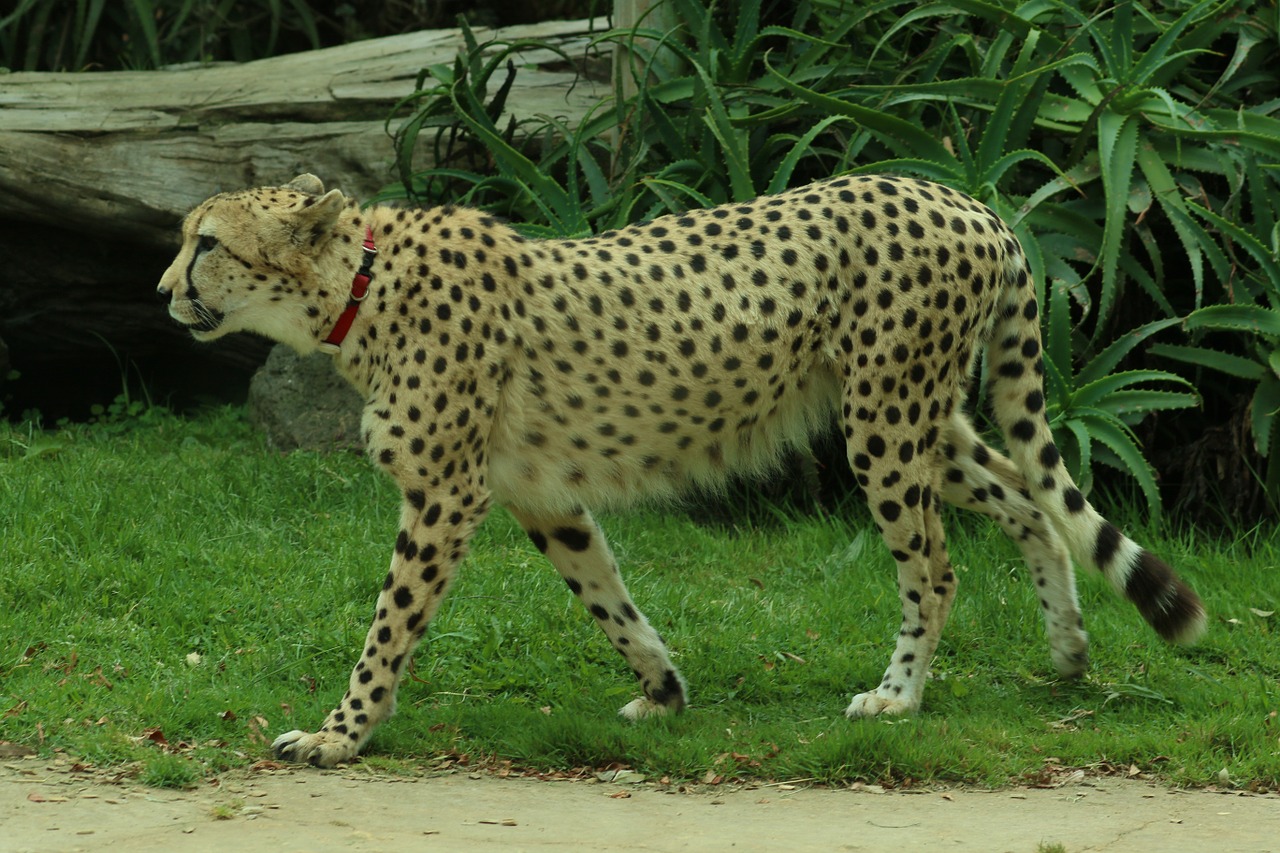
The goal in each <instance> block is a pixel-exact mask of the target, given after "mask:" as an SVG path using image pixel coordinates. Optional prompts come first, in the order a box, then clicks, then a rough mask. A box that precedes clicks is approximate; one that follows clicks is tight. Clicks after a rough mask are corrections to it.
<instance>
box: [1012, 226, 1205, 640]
mask: <svg viewBox="0 0 1280 853" xmlns="http://www.w3.org/2000/svg"><path fill="white" fill-rule="evenodd" d="M1000 305H1001V310H1000V313H999V315H998V317H997V319H996V322H995V324H994V329H993V332H992V335H991V337H990V341H991V345H990V346H989V347H988V352H987V377H988V387H989V389H990V396H991V400H992V404H993V408H994V410H995V418H996V422H997V423H998V424H999V426H1000V429H1001V431H1002V432H1003V433H1004V435H1005V441H1006V443H1007V446H1008V449H1009V455H1010V457H1011V458H1012V460H1013V463H1014V465H1016V466H1017V468H1018V469H1019V470H1020V471H1021V472H1022V474H1023V476H1024V477H1025V479H1026V482H1027V487H1028V490H1029V491H1030V492H1031V495H1032V498H1033V500H1034V501H1035V503H1036V504H1037V505H1038V506H1039V507H1040V508H1041V509H1042V510H1043V511H1044V512H1045V513H1046V514H1047V515H1048V516H1049V518H1050V520H1051V521H1052V523H1053V526H1054V527H1055V528H1056V529H1057V531H1058V533H1059V535H1061V536H1062V537H1063V539H1064V540H1065V541H1066V545H1067V548H1068V550H1069V551H1070V552H1071V556H1072V557H1073V558H1074V559H1075V561H1076V562H1077V563H1079V564H1080V565H1082V566H1086V567H1089V568H1093V569H1095V570H1097V571H1100V572H1101V573H1102V574H1103V575H1104V576H1105V577H1106V578H1107V580H1108V581H1110V582H1111V585H1112V586H1113V587H1114V588H1115V589H1116V591H1117V592H1119V593H1120V594H1121V595H1123V596H1124V597H1125V598H1127V599H1129V601H1131V602H1132V603H1133V604H1134V606H1135V607H1137V608H1138V612H1139V613H1141V614H1142V618H1144V619H1145V620H1146V621H1147V623H1148V624H1149V625H1151V627H1152V628H1154V629H1155V630H1156V632H1157V633H1158V634H1159V635H1160V636H1161V637H1163V638H1164V639H1165V640H1168V641H1170V642H1175V643H1192V642H1194V641H1195V640H1196V639H1198V638H1199V637H1200V635H1201V634H1202V633H1204V630H1205V625H1206V617H1205V610H1204V605H1203V604H1202V603H1201V601H1200V598H1199V596H1197V595H1196V593H1195V592H1194V591H1193V590H1192V589H1191V587H1190V586H1188V585H1187V583H1186V582H1185V581H1183V580H1182V578H1180V577H1179V576H1178V574H1177V572H1175V571H1174V570H1173V569H1172V568H1171V567H1170V566H1169V565H1168V564H1166V563H1165V562H1164V561H1162V560H1160V559H1159V558H1158V557H1156V556H1155V555H1154V554H1152V553H1151V552H1150V551H1148V550H1146V549H1145V548H1143V547H1142V546H1141V545H1138V544H1137V543H1136V542H1134V541H1133V540H1131V539H1129V538H1128V537H1127V536H1125V535H1124V534H1123V533H1121V532H1120V531H1119V530H1118V529H1116V527H1115V525H1113V524H1111V522H1109V521H1107V520H1106V519H1105V518H1103V517H1102V516H1101V515H1099V514H1098V512H1097V511H1096V510H1094V508H1093V507H1092V506H1091V505H1090V504H1089V502H1088V501H1087V500H1086V499H1085V497H1084V495H1083V494H1081V492H1080V489H1079V488H1078V487H1077V486H1076V484H1075V482H1073V481H1072V479H1071V475H1070V474H1069V473H1067V469H1066V467H1065V466H1064V465H1063V464H1062V458H1061V454H1060V453H1059V452H1058V447H1057V445H1056V444H1054V441H1053V435H1052V433H1051V432H1050V430H1049V422H1048V420H1047V418H1046V415H1045V399H1044V360H1043V357H1042V353H1041V347H1040V321H1039V309H1038V307H1037V304H1036V298H1035V290H1034V288H1033V287H1032V286H1031V278H1030V276H1029V275H1028V273H1027V270H1026V261H1025V258H1024V256H1023V255H1022V253H1021V251H1018V252H1016V253H1015V254H1014V256H1013V257H1012V258H1011V262H1010V263H1009V265H1008V270H1007V272H1006V279H1005V284H1004V289H1003V294H1002V296H1001V301H1000Z"/></svg>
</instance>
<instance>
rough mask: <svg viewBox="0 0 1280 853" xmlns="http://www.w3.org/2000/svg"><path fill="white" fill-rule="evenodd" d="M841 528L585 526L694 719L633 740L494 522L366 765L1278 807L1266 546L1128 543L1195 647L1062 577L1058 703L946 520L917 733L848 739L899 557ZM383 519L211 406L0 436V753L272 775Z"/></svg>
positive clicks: (365, 570) (998, 596)
mask: <svg viewBox="0 0 1280 853" xmlns="http://www.w3.org/2000/svg"><path fill="white" fill-rule="evenodd" d="M851 507H852V508H851V509H850V510H849V512H848V513H847V517H842V518H840V519H839V520H836V519H832V518H826V519H822V518H804V519H790V520H786V519H784V520H783V521H782V522H781V523H779V522H777V521H775V522H773V523H769V524H743V525H742V526H740V527H739V529H736V530H722V529H721V530H717V529H707V528H702V527H698V526H696V525H694V524H692V523H691V522H689V521H688V520H686V519H684V518H683V517H682V516H681V515H679V514H677V513H661V512H657V511H649V512H641V513H638V514H632V515H618V516H616V517H608V518H605V519H604V523H605V527H606V529H607V530H608V531H609V532H610V535H611V539H612V545H613V548H614V550H615V552H616V554H617V556H618V558H619V560H620V561H621V562H622V564H623V566H624V571H625V573H626V574H627V576H628V579H629V583H630V586H631V589H632V592H633V594H634V596H635V598H636V599H637V601H638V602H639V603H640V604H641V606H642V607H643V608H644V609H645V610H646V612H647V613H648V615H649V616H650V618H651V619H652V620H653V622H654V623H655V624H656V625H657V627H658V629H659V630H660V631H661V632H662V633H663V634H664V636H665V637H666V638H667V640H668V642H669V644H670V647H671V650H672V653H673V655H674V657H675V659H676V661H677V662H678V663H679V665H680V666H681V668H682V670H683V672H684V674H685V676H686V677H687V678H688V679H689V682H690V688H691V702H692V707H691V708H690V709H689V711H688V712H687V713H685V714H683V715H681V716H679V717H677V718H674V719H660V720H650V721H645V722H642V723H640V724H631V723H627V722H625V721H623V720H621V719H619V718H618V717H617V714H616V711H617V709H618V708H619V707H620V706H622V705H623V704H625V703H626V702H627V701H628V700H629V699H630V698H632V697H633V696H634V695H635V688H634V685H633V683H632V681H631V677H630V675H629V674H628V673H627V670H626V667H625V666H624V665H623V662H622V661H621V660H620V659H619V658H618V657H617V656H616V655H615V653H614V652H613V651H612V649H610V648H609V646H608V644H607V642H606V641H605V640H604V637H603V635H601V634H600V633H599V631H598V629H597V628H596V627H595V625H594V624H593V620H592V619H590V618H589V617H588V616H587V615H586V614H585V613H584V612H583V611H582V610H581V607H580V605H578V604H577V602H576V601H574V600H573V597H572V596H571V595H570V594H569V593H568V591H567V590H566V589H565V587H564V584H563V583H562V582H561V581H560V580H559V578H558V577H557V575H556V574H555V572H554V571H553V570H551V568H550V567H549V566H548V565H546V564H545V562H544V560H543V559H542V557H541V556H540V555H539V554H538V553H537V552H536V551H535V550H534V548H533V547H532V546H531V545H530V544H529V543H528V542H527V540H526V539H525V537H524V535H523V533H521V532H520V530H519V528H518V526H517V525H516V524H515V523H514V521H513V520H512V519H511V518H510V517H509V516H508V515H507V514H506V513H505V512H503V511H497V512H495V513H494V514H493V515H492V516H491V517H490V519H489V520H488V521H487V522H486V523H485V525H484V527H483V528H482V530H481V532H480V534H479V536H478V537H477V540H476V542H475V544H474V548H473V552H472V555H471V556H470V557H469V558H468V560H467V563H466V565H465V566H464V567H463V571H462V572H461V576H460V580H459V581H458V583H457V584H456V586H455V587H454V591H453V593H452V594H451V596H450V598H449V599H448V601H447V602H446V603H445V605H444V607H443V608H442V610H441V612H440V614H439V616H438V617H437V619H436V621H435V622H434V623H433V625H432V629H431V633H430V635H429V637H428V640H427V642H425V643H424V645H423V646H422V648H421V649H420V650H419V652H418V654H417V661H416V666H415V669H414V671H413V677H412V678H410V679H407V680H406V682H405V684H404V685H403V687H402V690H401V693H400V702H399V713H398V714H397V716H396V717H395V718H394V719H393V720H392V721H391V722H390V723H388V724H386V725H385V726H383V727H382V728H381V729H380V730H379V731H378V733H377V734H376V735H375V736H374V739H373V741H372V742H371V745H370V748H369V750H368V752H369V755H370V758H369V759H368V760H369V761H370V762H371V763H378V764H379V765H380V766H387V767H400V768H405V769H413V768H416V767H419V766H426V767H430V766H433V765H435V763H436V762H437V761H438V760H440V759H442V758H444V757H449V758H453V759H458V758H459V757H460V756H463V755H465V756H469V757H470V759H471V760H473V761H477V762H480V761H491V760H494V759H499V760H509V761H511V762H513V763H515V764H516V765H519V766H524V767H532V768H538V769H549V770H554V769H567V768H575V767H583V766H590V767H599V766H604V765H610V764H621V765H626V766H629V767H632V768H635V769H637V770H639V771H641V772H643V773H646V774H649V775H650V776H652V777H660V776H670V777H671V778H672V779H701V778H703V777H704V776H705V775H706V774H707V773H709V772H711V773H713V774H719V775H723V776H724V777H726V778H734V777H757V778H759V777H765V778H773V779H796V778H805V779H816V780H820V781H824V782H838V781H842V780H851V779H862V780H869V781H879V782H888V783H893V784H901V783H903V782H904V781H905V780H918V781H963V782H972V783H979V784H984V785H989V784H1003V783H1007V782H1010V781H1017V780H1027V779H1030V780H1039V779H1041V778H1042V774H1044V773H1045V772H1047V771H1052V770H1053V769H1055V768H1060V767H1089V768H1097V769H1101V770H1104V771H1106V770H1111V769H1118V770H1122V771H1126V772H1127V771H1128V769H1129V768H1130V767H1131V766H1135V767H1137V768H1138V770H1140V771H1141V772H1143V773H1146V774H1150V775H1153V776H1155V777H1158V778H1160V779H1163V780H1166V781H1169V782H1172V783H1176V784H1189V785H1202V784H1215V783H1216V782H1217V780H1218V773H1219V771H1220V770H1222V769H1224V768H1225V769H1226V770H1227V771H1228V774H1229V776H1230V778H1231V780H1232V781H1233V782H1234V783H1235V784H1237V785H1241V786H1245V787H1255V788H1258V787H1264V788H1273V787H1275V786H1277V784H1280V718H1277V716H1276V713H1277V711H1278V710H1280V648H1278V647H1277V644H1276V643H1275V628H1276V625H1277V624H1280V616H1277V615H1262V614H1268V613H1270V612H1271V611H1275V610H1277V609H1280V608H1277V603H1278V599H1280V578H1278V576H1277V573H1276V571H1275V569H1276V566H1277V565H1280V535H1278V534H1277V531H1276V530H1275V528H1274V527H1271V526H1268V527H1266V528H1258V529H1256V530H1252V531H1245V532H1241V533H1240V535H1238V536H1233V537H1229V538H1226V539H1223V540H1221V541H1218V540H1214V539H1212V538H1209V537H1207V536H1205V535H1203V534H1178V535H1167V536H1163V537H1156V536H1153V535H1151V534H1147V535H1143V536H1142V537H1141V538H1142V539H1143V540H1144V541H1145V542H1146V543H1147V544H1148V545H1149V546H1151V547H1152V548H1153V549H1155V550H1157V551H1159V552H1161V553H1162V554H1163V555H1164V556H1165V557H1166V558H1168V559H1169V560H1170V561H1171V562H1172V563H1174V564H1175V565H1177V566H1179V567H1180V569H1181V571H1182V572H1183V573H1184V574H1185V576H1186V577H1187V578H1188V579H1189V580H1190V581H1192V583H1193V584H1194V585H1195V586H1196V587H1197V589H1198V590H1199V591H1200V592H1201V594H1202V595H1203V596H1204V598H1205V600H1206V602H1207V604H1208V606H1209V608H1210V611H1211V613H1212V621H1211V626H1210V631H1209V634H1208V636H1207V637H1206V638H1205V639H1204V641H1203V642H1202V643H1201V644H1200V645H1198V646H1196V647H1195V648H1192V649H1176V648H1170V647H1168V646H1165V645H1163V644H1162V643H1161V642H1160V641H1159V640H1158V639H1157V638H1156V637H1155V635H1154V634H1153V633H1152V632H1151V631H1150V630H1148V629H1147V628H1146V627H1145V626H1143V625H1142V624H1141V621H1140V619H1139V618H1138V617H1137V615H1136V613H1135V612H1134V611H1133V610H1132V608H1131V607H1129V605H1127V604H1126V603H1124V602H1123V601H1121V600H1119V599H1118V598H1117V597H1116V596H1114V595H1112V594H1111V593H1110V592H1109V591H1108V590H1107V589H1106V588H1105V585H1104V583H1103V582H1102V580H1101V579H1100V578H1098V577H1095V576H1087V577H1082V578H1081V582H1080V585H1081V596H1082V599H1083V603H1084V607H1085V614H1086V620H1087V627H1088V628H1089V630H1090V633H1091V636H1092V638H1093V648H1092V652H1093V661H1094V663H1093V668H1092V670H1091V672H1090V675H1089V676H1088V677H1087V678H1086V679H1084V680H1082V681H1078V682H1060V681H1059V680H1057V679H1056V677H1055V676H1054V674H1053V669H1052V666H1051V665H1050V663H1049V659H1048V654H1047V650H1046V646H1045V643H1044V640H1043V631H1042V628H1041V625H1040V616H1039V612H1038V610H1039V608H1038V607H1037V605H1036V602H1035V596H1034V595H1033V593H1032V590H1031V589H1030V588H1029V587H1030V585H1029V583H1028V582H1027V579H1026V577H1025V574H1024V573H1023V571H1022V568H1021V565H1020V563H1019V562H1018V558H1017V554H1016V551H1015V549H1014V548H1013V547H1012V546H1011V545H1010V544H1009V543H1008V542H1007V541H1005V540H1004V538H1003V536H1002V535H1001V534H1000V533H999V532H998V531H997V530H996V529H995V528H994V527H993V526H991V525H988V524H986V523H984V522H983V521H981V520H979V519H976V518H971V517H968V516H959V515H957V516H956V517H953V518H952V519H950V523H949V529H950V530H951V531H952V536H951V540H950V542H951V551H952V556H953V560H954V562H955V563H956V565H957V566H958V567H959V568H958V571H959V575H960V579H961V586H960V598H959V601H958V603H957V605H956V608H955V610H954V612H953V615H952V617H951V622H950V624H949V625H948V628H947V631H946V633H945V635H944V637H943V642H942V645H941V648H940V650H939V654H938V657H937V659H936V660H935V662H934V665H933V671H934V673H935V678H934V680H933V681H932V682H931V683H930V685H929V687H928V689H927V691H926V694H925V704H924V708H923V710H922V712H921V713H920V714H919V715H918V716H916V717H913V718H909V719H898V720H864V721H858V722H851V721H848V720H846V719H845V718H844V717H843V714H842V711H843V709H844V706H845V704H847V702H848V700H849V697H850V695H851V694H852V693H854V692H857V691H858V690H860V689H863V688H865V687H867V686H868V685H873V684H875V683H876V682H877V679H878V678H879V676H880V673H881V671H882V668H883V666H884V664H885V662H886V656H887V654H888V651H889V641H890V638H891V637H892V635H893V632H894V630H895V629H896V626H897V618H898V616H897V597H896V592H895V590H894V588H893V570H892V565H891V564H892V560H891V558H890V557H889V556H888V555H887V553H885V552H884V549H883V547H882V546H881V545H880V543H879V541H878V539H877V538H876V537H875V535H874V530H873V529H871V528H870V525H869V524H868V523H867V519H866V517H865V515H864V514H863V511H862V509H861V507H860V505H858V504H857V503H855V502H851ZM397 512H398V508H397V498H396V495H395V490H394V488H393V487H392V486H391V484H390V483H389V482H387V481H384V479H383V478H382V477H381V475H379V474H377V473H376V472H374V471H373V470H372V469H371V467H370V466H369V465H368V464H367V463H366V462H365V461H364V460H363V459H362V458H360V457H358V456H355V455H331V456H320V455H315V454H308V453H295V454H292V455H288V456H283V455H280V454H277V453H273V452H270V451H268V450H266V449H265V448H264V447H263V446H262V443H261V441H260V440H259V439H258V437H257V436H256V435H255V434H254V433H253V432H252V431H251V430H250V429H249V428H248V427H247V426H246V425H245V424H244V423H243V422H242V420H241V416H240V414H239V412H238V411H237V410H234V409H228V410H220V411H216V412H212V413H209V414H206V415H204V416H202V417H200V418H197V419H194V420H190V421H185V420H180V419H177V418H171V417H167V416H164V415H160V414H154V413H149V414H148V415H147V416H146V417H144V418H142V419H140V420H138V421H137V422H136V423H133V424H130V425H127V426H121V425H119V424H110V423H108V424H103V425H98V426H95V427H77V428H72V429H69V430H64V431H61V432H58V433H53V434H40V433H32V432H30V431H29V430H27V429H24V428H22V427H14V426H0V513H2V515H0V518H2V519H3V520H2V522H0V524H2V525H3V526H2V527H0V740H8V741H13V742H18V743H22V744H26V745H29V746H32V747H35V748H37V749H40V750H44V751H49V750H54V749H60V750H65V751H67V752H68V753H71V754H73V755H76V756H77V757H79V758H81V759H82V760H84V761H87V762H91V763H94V764H97V765H99V766H116V765H124V764H128V763H130V762H141V767H142V768H143V770H142V776H143V778H146V779H150V780H151V781H152V783H153V784H157V785H178V786H181V785H185V784H189V783H190V782H191V780H192V779H193V778H194V776H193V774H194V773H196V772H199V773H209V772H217V771H220V770H223V769H226V768H229V767H235V766H244V765H247V764H251V763H253V762H254V761H257V760H260V759H262V758H266V757H268V756H269V751H268V748H267V743H268V742H269V741H270V739H271V738H273V737H274V736H275V735H276V734H278V733H279V732H281V731H283V730H287V729H291V728H311V727H314V726H316V725H317V724H318V723H319V722H320V721H321V720H322V718H323V716H324V714H325V713H326V712H327V710H328V709H329V707H330V705H331V703H333V702H334V701H336V700H337V699H338V698H339V696H340V695H341V693H342V691H343V689H344V688H345V685H346V680H347V674H348V671H349V668H350V666H351V664H352V663H353V661H354V656H355V654H356V653H357V650H358V648H359V646H360V644H361V642H362V640H363V637H364V633H365V630H366V627H367V620H368V619H369V618H370V617H371V615H372V610H373V601H374V596H375V595H376V593H377V590H378V588H379V584H380V582H381V578H382V576H383V573H384V571H385V566H386V563H387V560H388V558H389V554H390V550H391V544H392V540H393V538H394V531H395V525H396V520H397V517H398V516H397ZM1118 520H1120V521H1126V520H1132V519H1124V518H1120V519H1118ZM193 653H194V654H195V655H198V656H199V657H198V659H197V658H195V657H189V656H191V655H193ZM175 758H180V760H173V759H175Z"/></svg>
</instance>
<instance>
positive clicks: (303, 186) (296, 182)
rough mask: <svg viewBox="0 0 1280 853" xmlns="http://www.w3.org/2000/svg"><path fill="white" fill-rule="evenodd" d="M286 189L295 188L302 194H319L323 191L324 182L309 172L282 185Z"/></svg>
mask: <svg viewBox="0 0 1280 853" xmlns="http://www.w3.org/2000/svg"><path fill="white" fill-rule="evenodd" d="M284 188H285V189H287V190H297V191H298V192H300V193H303V194H304V195H320V194H321V193H323V192H324V183H323V182H322V181H321V180H320V179H319V178H317V177H316V176H315V175H312V174H310V173H308V174H305V175H299V176H298V177H296V178H294V179H293V180H292V181H290V182H289V183H287V184H285V185H284Z"/></svg>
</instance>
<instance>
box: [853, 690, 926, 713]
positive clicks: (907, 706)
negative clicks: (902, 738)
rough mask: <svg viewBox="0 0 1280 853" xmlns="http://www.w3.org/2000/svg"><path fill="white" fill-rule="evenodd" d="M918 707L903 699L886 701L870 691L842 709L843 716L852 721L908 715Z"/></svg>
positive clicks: (860, 694) (858, 696)
mask: <svg viewBox="0 0 1280 853" xmlns="http://www.w3.org/2000/svg"><path fill="white" fill-rule="evenodd" d="M918 705H919V703H918V702H909V701H907V700H905V699H888V698H885V697H884V696H881V695H880V694H879V693H876V692H875V691H874V690H872V691H870V692H868V693H859V694H858V695H857V696H854V697H853V701H852V702H850V703H849V707H848V708H845V709H844V715H845V716H846V717H848V718H849V719H851V720H853V719H857V718H858V717H878V716H881V715H886V716H894V715H900V714H910V713H911V712H912V711H914V710H915V709H916V707H917V706H918Z"/></svg>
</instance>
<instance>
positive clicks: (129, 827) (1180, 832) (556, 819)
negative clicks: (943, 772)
mask: <svg viewBox="0 0 1280 853" xmlns="http://www.w3.org/2000/svg"><path fill="white" fill-rule="evenodd" d="M1042 844H1043V845H1046V847H1045V848H1042V847H1041V845H1042ZM1052 844H1059V845H1061V846H1062V847H1061V849H1064V850H1066V851H1068V853H1079V851H1116V853H1119V851H1141V850H1159V851H1161V853H1180V851H1187V853H1204V851H1215V853H1248V851H1275V850H1277V849H1280V797H1276V796H1274V795H1267V796H1243V795H1234V794H1225V793H1208V792H1185V791H1170V790H1168V789H1165V788H1161V787H1156V786H1153V785H1151V784H1149V783H1146V782H1141V781H1132V780H1120V779H1089V778H1083V777H1081V776H1079V775H1077V777H1075V778H1071V779H1069V780H1068V781H1066V782H1065V783H1064V784H1062V785H1061V786H1059V787H1056V788H1052V789H1005V790H1000V791H977V790H972V789H956V790H941V789H939V790H933V791H920V792H914V793H893V792H884V791H881V790H879V789H878V788H876V786H858V787H856V788H855V789H843V790H831V789H822V788H808V787H806V786H804V785H785V784H775V785H759V786H747V787H737V788H734V789H730V788H728V787H726V786H717V787H702V788H701V789H699V790H697V791H694V792H688V791H685V792H674V791H671V790H664V789H662V788H661V787H659V786H655V785H652V784H649V783H639V784H634V783H626V782H620V781H611V782H600V781H594V780H593V781H572V782H571V781H554V782H553V781H537V780H530V779H500V778H496V777H494V776H492V775H484V774H470V773H467V772H465V771H463V772H457V773H452V774H447V775H440V776H433V777H428V778H417V779H397V778H386V777H383V778H374V777H373V776H372V775H371V774H370V773H369V772H368V771H363V770H361V769H360V768H354V769H352V770H347V771H337V772H322V771H317V770H311V769H298V770H275V771H270V772H237V773H232V774H228V775H227V776H224V777H223V778H221V779H219V780H218V782H217V784H216V785H208V784H206V785H203V786H202V787H201V788H199V789H198V790H193V791H167V790H158V789H154V788H147V787H143V786H140V785H138V784H136V783H131V782H123V783H119V782H116V783H112V782H110V781H109V780H103V779H100V778H94V777H92V776H91V775H87V774H84V773H80V772H76V771H75V770H74V769H73V768H72V766H71V765H70V763H69V762H66V761H62V762H50V761H47V760H41V759H35V758H26V759H20V760H10V761H6V762H4V763H3V764H2V765H0V850H3V851H5V853H19V851H78V850H86V851H100V850H121V851H129V853H146V851H173V850H182V851H198V850H210V851H214V850H216V851H232V853H259V851H270V853H293V851H343V853H349V851H386V850H393V849H398V850H466V851H468V853H470V851H498V850H501V851H504V853H515V851H521V850H556V851H561V850H569V851H573V850H584V851H585V850H591V851H607V850H623V851H627V850H658V851H679V850H700V851H719V850H735V851H779V850H784V851H801V850H823V851H840V850H883V849H886V848H890V849H915V850H920V849H923V850H930V851H932V850H945V851H983V853H993V851H994V852H995V853H999V851H1015V853H1036V852H1037V851H1038V850H1042V849H1046V848H1047V849H1053V848H1049V847H1047V846H1048V845H1052Z"/></svg>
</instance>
